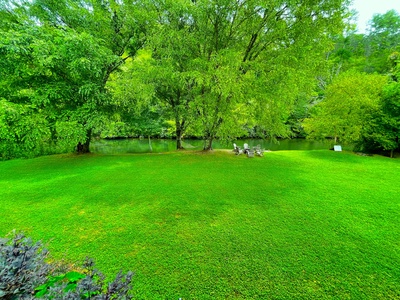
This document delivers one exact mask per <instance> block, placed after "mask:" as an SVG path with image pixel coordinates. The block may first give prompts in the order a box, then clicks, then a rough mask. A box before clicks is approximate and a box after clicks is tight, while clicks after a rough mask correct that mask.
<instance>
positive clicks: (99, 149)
mask: <svg viewBox="0 0 400 300" xmlns="http://www.w3.org/2000/svg"><path fill="white" fill-rule="evenodd" d="M235 143H236V144H237V145H238V146H240V147H243V144H244V143H247V144H249V146H250V147H253V146H256V145H261V147H262V148H264V149H268V150H271V151H277V150H321V149H329V147H330V146H331V144H330V142H329V141H323V142H321V141H309V140H305V139H285V140H280V141H279V142H278V143H274V142H272V141H270V140H261V139H260V140H259V139H246V140H237V141H235ZM183 146H184V147H185V149H188V150H202V149H203V146H204V142H203V141H202V140H185V141H184V142H183ZM151 147H152V150H153V151H152V152H154V153H160V152H168V151H174V150H175V149H176V141H175V140H171V139H154V140H153V139H152V140H151ZM213 148H214V149H233V145H232V143H229V144H226V143H222V142H219V141H215V142H213ZM90 150H91V151H92V152H93V153H99V154H123V153H148V152H151V151H150V145H149V141H148V140H147V139H121V140H96V141H93V142H92V143H91V148H90Z"/></svg>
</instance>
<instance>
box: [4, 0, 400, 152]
mask: <svg viewBox="0 0 400 300" xmlns="http://www.w3.org/2000/svg"><path fill="white" fill-rule="evenodd" d="M349 2H350V1H348V0H330V1H324V0H307V1H284V0H278V1H267V0H265V1H259V0H258V1H255V0H236V1H231V0H180V1H176V0H175V1H172V0H145V1H124V0H83V1H78V0H61V1H53V0H8V1H3V2H2V3H1V4H0V58H1V60H0V157H1V158H3V159H7V158H12V157H19V156H36V155H41V154H47V153H58V152H66V151H73V150H74V149H75V151H77V152H80V153H85V152H88V151H89V146H90V141H91V139H92V138H93V136H131V135H134V134H139V135H146V136H154V135H161V134H164V135H172V136H174V137H175V138H176V141H177V149H180V148H182V138H183V137H184V136H188V135H191V136H196V137H200V138H202V139H204V141H205V143H204V149H206V150H209V149H212V142H213V141H214V140H215V139H223V140H232V139H235V138H237V137H243V136H249V135H251V136H257V137H269V138H276V137H283V138H284V137H291V136H293V135H305V134H307V135H308V136H309V137H311V138H325V137H332V138H336V139H340V140H341V141H350V142H354V141H356V142H357V143H358V142H360V141H365V143H364V144H363V145H367V144H371V143H370V142H369V141H370V140H372V141H374V143H375V144H376V145H377V148H379V147H381V148H382V149H385V150H388V149H389V148H390V149H389V150H395V149H397V148H398V143H397V144H396V143H395V142H393V141H396V139H397V140H398V138H397V136H396V138H393V136H394V135H396V134H397V133H393V135H392V136H391V137H389V136H388V135H382V130H385V132H386V133H387V132H388V131H389V129H388V128H389V127H390V126H392V127H393V126H394V123H395V122H394V119H395V117H394V119H393V118H392V119H390V118H391V117H389V116H388V113H387V112H389V111H390V112H391V113H392V112H393V110H392V107H391V105H395V103H397V102H396V97H397V96H395V95H396V87H395V86H396V84H397V76H398V72H399V70H398V67H397V61H398V56H396V55H397V54H396V50H398V41H399V28H400V26H398V25H399V19H400V18H399V15H398V14H397V13H396V12H394V11H392V12H388V13H387V14H385V15H377V16H375V17H374V19H373V20H372V22H371V28H370V32H369V33H368V34H366V35H360V34H356V33H355V32H354V31H351V30H350V31H349V30H347V31H346V28H348V18H349V17H350V16H351V12H350V11H349V9H348V7H349ZM396 22H397V23H396ZM396 26H397V27H396ZM396 28H397V31H396ZM388 57H391V59H389V63H388ZM377 74H379V75H377ZM374 76H375V77H374ZM389 77H390V78H389ZM383 78H385V79H383ZM388 78H389V79H388ZM346 82H347V83H346ZM367 82H371V85H368V84H366V83H367ZM342 83H343V84H344V85H345V86H348V89H349V91H350V92H354V93H356V92H357V91H358V94H354V95H350V96H348V98H343V95H348V92H349V91H348V92H346V91H345V89H344V88H343V87H342V86H341V84H342ZM362 84H364V85H368V88H366V89H365V88H363V85H362ZM353 85H355V86H353ZM384 91H385V92H384ZM341 92H342V95H341V94H340V93H341ZM363 93H364V94H365V93H368V94H367V95H364V94H363ZM367 98H368V99H369V100H370V102H371V103H369V102H368V103H364V102H362V101H364V100H365V99H367ZM389 98H390V99H391V100H384V99H389ZM335 99H336V102H340V103H342V104H343V105H344V104H345V103H348V104H349V105H350V103H351V105H353V106H355V107H356V108H352V107H350V108H343V109H341V110H339V109H338V110H335V107H336V104H335ZM353 99H357V101H359V103H358V102H357V103H356V102H354V103H353V101H352V100H353ZM363 99H364V100H363ZM378 100H379V101H378ZM365 101H367V100H365ZM330 102H332V103H333V104H331V105H330V104H329V103H330ZM389 102H391V103H392V104H389ZM368 105H369V106H370V108H368ZM385 105H386V106H385ZM330 106H332V108H330ZM329 109H331V110H333V112H332V111H329ZM356 111H358V112H359V116H356V115H355V114H354V112H356ZM367 111H368V112H371V116H372V115H373V117H374V119H373V120H374V122H369V123H368V122H367V119H368V118H369V117H368V116H367V113H366V112H367ZM339 112H341V113H342V115H339V114H338V113H339ZM350 112H351V117H350V116H348V115H346V113H347V114H350ZM335 116H338V118H339V121H340V120H344V119H345V118H349V120H353V119H354V120H353V121H354V122H353V121H352V122H353V123H352V122H350V121H349V122H347V123H346V124H344V125H343V124H340V122H338V123H337V124H335V123H333V121H332V120H331V119H332V118H334V117H335ZM328 117H331V119H329V118H328ZM361 117H364V118H365V123H362V121H361V119H362V118H361ZM389 119H390V120H391V121H390V122H389ZM371 120H372V119H371ZM357 122H358V123H357ZM387 122H389V123H390V126H389V125H388V124H387ZM393 122H394V123H393ZM366 123H368V125H369V127H370V129H369V131H368V134H367V133H366V132H367V131H366V129H367V128H366V127H368V126H365V124H366ZM373 124H376V125H373ZM353 125H354V126H353ZM357 126H358V127H357ZM388 126H389V127H388ZM350 127H351V128H352V129H351V130H352V131H354V132H353V133H349V132H350V131H349V130H350V129H347V128H350ZM392 127H390V128H391V130H392V129H393V128H392ZM332 128H335V129H334V130H333V129H332ZM357 128H362V129H357ZM374 130H375V131H374ZM350 136H351V138H349V137H350ZM367 141H368V142H367ZM375 144H374V145H375ZM395 144H396V145H395ZM396 147H397V148H396ZM364 148H365V147H364Z"/></svg>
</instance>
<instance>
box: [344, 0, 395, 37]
mask: <svg viewBox="0 0 400 300" xmlns="http://www.w3.org/2000/svg"><path fill="white" fill-rule="evenodd" d="M351 8H352V9H355V10H356V11H357V12H358V16H357V19H358V20H357V31H358V32H359V33H365V31H366V29H367V24H368V21H369V20H371V19H372V16H373V15H374V14H384V13H386V12H387V11H388V10H391V9H394V10H396V11H397V12H398V13H400V0H353V5H352V6H351Z"/></svg>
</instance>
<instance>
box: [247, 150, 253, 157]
mask: <svg viewBox="0 0 400 300" xmlns="http://www.w3.org/2000/svg"><path fill="white" fill-rule="evenodd" d="M246 154H247V157H254V151H253V150H250V149H247V153H246Z"/></svg>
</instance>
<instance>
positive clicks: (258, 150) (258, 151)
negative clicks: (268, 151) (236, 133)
mask: <svg viewBox="0 0 400 300" xmlns="http://www.w3.org/2000/svg"><path fill="white" fill-rule="evenodd" d="M253 150H254V152H255V154H256V155H258V156H264V149H261V146H260V145H257V146H255V147H253Z"/></svg>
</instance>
